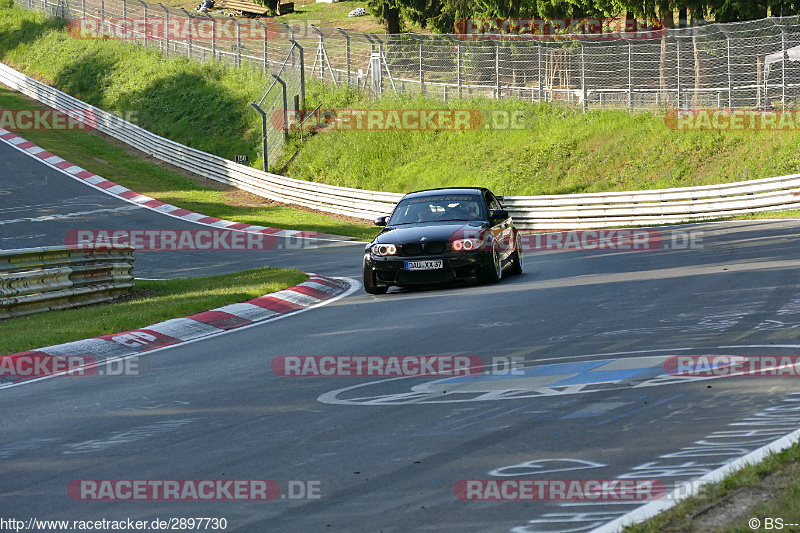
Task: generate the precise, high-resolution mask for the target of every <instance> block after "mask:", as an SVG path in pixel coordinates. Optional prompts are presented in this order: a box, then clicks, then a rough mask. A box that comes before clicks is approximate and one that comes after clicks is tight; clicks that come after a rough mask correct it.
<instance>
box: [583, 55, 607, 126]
mask: <svg viewBox="0 0 800 533" xmlns="http://www.w3.org/2000/svg"><path fill="white" fill-rule="evenodd" d="M580 45H581V92H582V93H583V105H582V106H581V108H582V109H581V111H583V112H584V113H586V110H587V109H588V108H589V102H587V101H586V58H585V57H584V53H583V43H580ZM600 107H602V106H600Z"/></svg>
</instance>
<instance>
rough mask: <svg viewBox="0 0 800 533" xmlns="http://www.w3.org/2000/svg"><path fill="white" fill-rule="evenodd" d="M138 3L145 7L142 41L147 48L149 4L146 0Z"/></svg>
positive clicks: (139, 0) (140, 0)
mask: <svg viewBox="0 0 800 533" xmlns="http://www.w3.org/2000/svg"><path fill="white" fill-rule="evenodd" d="M84 1H85V0H84ZM137 1H138V2H139V3H140V4H142V7H144V38H143V39H142V41H143V43H144V44H143V46H147V2H145V1H144V0H137Z"/></svg>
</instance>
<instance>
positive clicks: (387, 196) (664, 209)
mask: <svg viewBox="0 0 800 533" xmlns="http://www.w3.org/2000/svg"><path fill="white" fill-rule="evenodd" d="M0 83H4V84H5V85H8V86H9V87H12V88H13V89H16V90H18V91H20V92H21V93H23V94H25V95H26V96H29V97H31V98H34V99H36V100H38V101H40V102H42V103H44V104H46V105H48V106H50V107H52V108H56V109H61V110H78V109H80V110H91V111H92V112H93V114H94V117H93V118H96V125H95V127H96V129H98V130H99V131H101V132H103V133H106V134H108V135H110V136H111V137H114V138H115V139H118V140H120V141H123V142H125V143H127V144H129V145H131V146H133V147H134V148H137V149H139V150H141V151H143V152H145V153H147V154H149V155H152V156H154V157H156V158H158V159H160V160H162V161H165V162H167V163H170V164H172V165H175V166H177V167H180V168H182V169H185V170H189V171H191V172H194V173H197V174H199V175H201V176H204V177H207V178H210V179H213V180H215V181H218V182H221V183H225V184H227V185H231V186H233V187H236V188H239V189H242V190H245V191H248V192H251V193H253V194H256V195H259V196H262V197H264V198H269V199H271V200H275V201H278V202H283V203H288V204H296V205H300V206H303V207H310V208H313V209H318V210H321V211H327V212H329V213H336V214H340V215H346V216H351V217H356V218H362V219H372V218H375V217H377V216H381V215H385V214H388V213H389V212H391V210H392V208H393V207H394V204H395V203H397V201H398V200H399V199H400V198H401V197H402V196H403V195H402V194H400V193H388V192H378V191H368V190H362V189H352V188H348V187H337V186H333V185H326V184H322V183H313V182H309V181H303V180H297V179H293V178H288V177H285V176H279V175H277V174H271V173H268V172H264V171H261V170H257V169H254V168H251V167H248V166H245V165H240V164H238V163H234V162H232V161H228V160H227V159H223V158H222V157H219V156H216V155H213V154H208V153H206V152H202V151H200V150H196V149H194V148H190V147H187V146H184V145H182V144H179V143H176V142H174V141H171V140H169V139H165V138H163V137H160V136H158V135H155V134H154V133H151V132H149V131H147V130H145V129H143V128H140V127H139V126H136V125H135V124H131V123H130V122H127V121H124V120H122V119H120V118H118V117H116V116H114V115H112V114H110V113H107V112H105V111H103V110H101V109H98V108H96V107H93V106H90V105H89V104H86V103H85V102H82V101H80V100H78V99H77V98H73V97H72V96H69V95H67V94H65V93H63V92H61V91H58V90H57V89H54V88H53V87H50V86H49V85H46V84H44V83H41V82H39V81H37V80H35V79H33V78H30V77H28V76H25V75H24V74H22V73H20V72H17V71H16V70H14V69H12V68H10V67H8V66H6V65H3V64H2V63H0ZM65 112H66V113H67V114H69V113H70V111H65ZM505 204H506V206H507V207H508V208H509V209H511V210H512V213H513V216H514V220H515V221H516V222H517V225H518V226H519V227H520V228H522V229H562V228H589V227H612V226H625V225H637V224H638V225H642V224H663V223H673V222H687V221H696V220H707V219H714V218H724V217H730V216H735V215H739V214H743V213H752V212H758V211H781V210H786V209H796V208H800V174H793V175H789V176H779V177H774V178H766V179H760V180H751V181H743V182H737V183H730V184H721V185H709V186H700V187H685V188H678V189H662V190H652V191H633V192H611V193H591V194H566V195H552V196H507V197H506V198H505Z"/></svg>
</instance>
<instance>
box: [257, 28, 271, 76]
mask: <svg viewBox="0 0 800 533" xmlns="http://www.w3.org/2000/svg"><path fill="white" fill-rule="evenodd" d="M255 21H256V22H258V25H259V26H261V27H262V28H264V72H266V71H267V70H268V69H269V62H268V61H267V26H266V24H264V23H263V22H261V21H260V20H258V19H255Z"/></svg>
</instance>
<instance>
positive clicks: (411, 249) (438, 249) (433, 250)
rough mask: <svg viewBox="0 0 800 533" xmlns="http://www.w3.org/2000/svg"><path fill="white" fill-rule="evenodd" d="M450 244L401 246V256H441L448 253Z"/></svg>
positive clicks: (433, 243) (411, 244) (431, 243)
mask: <svg viewBox="0 0 800 533" xmlns="http://www.w3.org/2000/svg"><path fill="white" fill-rule="evenodd" d="M448 244H449V243H448V242H425V243H422V242H420V243H410V244H403V245H401V246H400V255H402V256H404V257H415V256H420V255H439V254H443V253H445V252H446V251H447V245H448Z"/></svg>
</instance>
